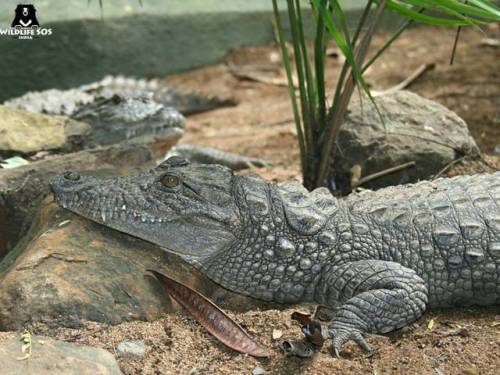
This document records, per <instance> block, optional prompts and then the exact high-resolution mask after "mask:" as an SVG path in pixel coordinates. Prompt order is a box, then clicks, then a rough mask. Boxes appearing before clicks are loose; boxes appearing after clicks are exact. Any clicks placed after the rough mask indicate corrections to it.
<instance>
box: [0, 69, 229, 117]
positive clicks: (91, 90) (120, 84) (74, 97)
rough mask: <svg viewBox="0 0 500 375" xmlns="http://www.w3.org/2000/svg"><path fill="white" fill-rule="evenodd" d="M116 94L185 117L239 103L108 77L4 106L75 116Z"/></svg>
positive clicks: (27, 96)
mask: <svg viewBox="0 0 500 375" xmlns="http://www.w3.org/2000/svg"><path fill="white" fill-rule="evenodd" d="M115 95H121V96H125V97H134V98H137V97H147V98H149V99H152V100H154V101H155V102H157V103H160V104H162V105H164V106H165V107H174V108H176V109H177V110H178V111H179V112H181V113H182V114H183V115H190V114H195V113H199V112H204V111H209V110H212V109H215V108H219V107H225V106H234V105H236V104H237V103H236V102H235V101H234V100H230V99H219V98H217V97H206V96H204V95H201V94H199V93H193V92H185V91H182V90H179V89H177V88H175V87H173V86H168V85H165V84H162V83H161V82H160V81H158V80H157V79H151V80H146V79H136V78H132V77H124V76H106V77H104V78H103V79H102V80H100V81H97V82H93V83H89V84H86V85H83V86H79V87H76V88H71V89H68V90H58V89H49V90H45V91H39V92H28V93H26V94H24V95H22V96H20V97H17V98H13V99H10V100H7V101H6V102H5V103H4V104H5V105H8V106H12V107H15V108H18V109H22V110H25V111H29V112H35V113H46V114H49V115H64V116H68V117H72V115H73V114H74V113H75V112H77V111H78V110H80V109H81V107H82V106H86V105H88V104H90V103H93V102H94V101H95V100H97V99H100V98H111V97H113V96H115Z"/></svg>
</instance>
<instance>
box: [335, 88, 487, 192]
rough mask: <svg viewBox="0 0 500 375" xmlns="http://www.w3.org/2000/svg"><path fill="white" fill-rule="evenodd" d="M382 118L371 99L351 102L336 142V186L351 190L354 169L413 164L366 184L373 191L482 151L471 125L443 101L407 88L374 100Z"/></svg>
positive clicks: (425, 176)
mask: <svg viewBox="0 0 500 375" xmlns="http://www.w3.org/2000/svg"><path fill="white" fill-rule="evenodd" d="M375 100H376V103H377V105H378V108H379V110H380V113H381V114H382V116H383V118H384V123H382V122H381V120H380V116H379V114H378V113H377V111H376V110H375V108H374V106H373V104H372V103H371V102H370V101H369V100H368V99H367V98H362V99H361V100H360V99H358V100H353V101H352V102H351V104H350V106H349V111H348V114H347V116H346V120H345V122H344V124H343V125H342V127H341V129H340V133H339V137H338V140H337V150H336V155H335V161H334V165H333V168H334V169H333V174H334V176H333V177H334V180H335V183H336V185H337V188H339V189H340V190H342V191H344V192H345V193H347V192H350V191H351V189H352V188H353V186H351V173H352V172H351V171H352V169H353V167H356V166H357V168H358V169H361V177H364V176H368V175H371V174H374V173H377V172H381V171H385V170H387V169H389V168H391V167H396V166H399V165H402V164H405V163H409V162H414V163H415V164H414V166H413V167H408V168H404V169H402V170H400V171H397V172H394V173H390V174H386V175H384V176H382V177H379V178H376V179H373V180H371V181H370V182H367V183H366V184H364V185H363V187H368V188H372V189H376V188H380V187H383V186H387V185H398V184H404V183H409V182H415V181H417V180H421V179H428V178H431V177H433V176H434V175H435V174H437V173H438V172H439V171H441V170H442V169H443V168H445V167H446V166H447V165H449V164H450V163H452V162H453V161H454V160H456V159H457V158H460V157H462V156H464V155H471V156H477V155H479V149H478V147H477V145H476V143H475V142H474V139H473V138H472V137H471V135H470V133H469V129H468V128H467V124H466V123H465V122H464V121H463V120H462V119H461V118H460V117H458V116H457V115H456V114H455V113H454V112H452V111H450V110H449V109H447V108H445V107H444V106H442V105H441V104H439V103H437V102H434V101H431V100H428V99H425V98H423V97H421V96H419V95H417V94H414V93H412V92H409V91H395V92H392V93H390V94H386V95H382V96H379V97H376V98H375Z"/></svg>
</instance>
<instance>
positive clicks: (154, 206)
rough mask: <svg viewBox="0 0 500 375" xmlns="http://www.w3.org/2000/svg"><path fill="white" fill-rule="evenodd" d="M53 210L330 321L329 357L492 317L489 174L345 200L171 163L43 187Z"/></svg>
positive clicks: (498, 210)
mask: <svg viewBox="0 0 500 375" xmlns="http://www.w3.org/2000/svg"><path fill="white" fill-rule="evenodd" d="M51 188H52V191H53V193H54V196H55V199H56V201H57V202H58V204H59V205H61V206H62V207H64V208H66V209H69V210H71V211H73V212H75V213H77V214H79V215H82V216H84V217H86V218H89V219H91V220H93V221H96V222H98V223H101V224H103V225H106V226H108V227H110V228H113V229H116V230H118V231H121V232H124V233H127V234H129V235H132V236H135V237H138V238H141V239H144V240H146V241H149V242H152V243H154V244H157V245H159V246H161V247H163V248H164V249H165V250H166V251H169V252H171V253H174V254H177V255H178V256H180V257H182V259H184V260H185V261H186V262H188V263H189V264H191V265H193V266H194V267H196V268H197V269H199V270H200V271H201V272H202V273H203V274H205V275H206V276H208V277H209V278H210V279H212V280H213V281H214V282H215V283H217V284H219V285H221V286H222V287H224V288H227V289H229V290H232V291H234V292H236V293H240V294H243V295H247V296H251V297H254V298H257V299H261V300H264V301H273V302H278V303H285V304H295V303H316V304H319V305H323V306H328V307H331V308H332V309H334V312H335V314H334V318H333V320H332V321H331V322H330V323H329V325H328V335H327V336H328V337H329V338H331V339H332V343H333V345H332V347H333V350H334V353H335V354H337V355H338V354H339V350H340V349H341V347H342V345H343V344H344V343H345V342H347V341H349V340H354V341H355V342H356V343H357V344H359V345H360V346H361V347H362V348H364V349H367V350H369V349H370V346H369V344H368V343H367V341H366V336H367V335H368V334H383V333H387V332H390V331H392V330H395V329H398V328H402V327H405V326H407V325H409V324H411V323H412V322H414V321H415V320H416V319H418V318H419V317H420V316H422V315H423V313H424V312H425V311H426V309H427V308H436V307H452V306H469V305H494V304H499V303H500V172H496V173H492V174H477V175H473V176H458V177H453V178H440V179H436V180H434V181H422V182H418V183H416V184H413V185H400V186H392V187H388V188H384V189H381V190H378V191H364V192H361V193H353V194H351V195H350V196H348V197H347V198H345V199H338V198H335V197H334V196H332V195H331V193H330V192H329V190H328V189H326V188H324V187H320V188H317V189H315V190H313V191H308V190H306V189H305V188H304V186H303V185H302V184H301V183H300V182H298V181H288V182H283V183H275V182H268V181H265V180H263V179H261V178H259V177H257V176H239V175H236V174H234V173H233V172H232V171H231V170H230V169H229V168H227V167H223V166H220V165H213V164H212V165H205V164H192V163H189V162H187V161H186V160H184V159H182V158H180V157H175V156H174V157H171V158H169V159H167V160H166V161H164V162H163V163H161V164H160V165H159V166H158V167H156V168H154V169H152V170H150V171H148V172H144V173H142V174H139V175H133V176H126V177H119V178H111V179H103V180H99V179H96V178H94V177H91V176H80V175H79V174H78V173H76V172H71V171H69V172H66V173H65V174H63V175H62V176H59V177H57V178H55V179H54V180H52V181H51Z"/></svg>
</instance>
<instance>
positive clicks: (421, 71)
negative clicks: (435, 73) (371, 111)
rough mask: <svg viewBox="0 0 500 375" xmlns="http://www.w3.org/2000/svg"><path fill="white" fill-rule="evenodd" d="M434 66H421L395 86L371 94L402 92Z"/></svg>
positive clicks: (431, 64)
mask: <svg viewBox="0 0 500 375" xmlns="http://www.w3.org/2000/svg"><path fill="white" fill-rule="evenodd" d="M435 66H436V64H434V63H430V64H422V65H420V66H419V67H418V68H417V69H416V70H415V71H414V72H413V73H412V74H410V75H409V76H408V78H406V79H405V80H403V81H401V82H400V83H398V84H397V85H396V86H393V87H391V88H389V89H387V90H383V91H372V94H373V96H380V95H385V94H390V93H393V92H396V91H399V90H404V89H405V88H407V87H408V86H410V85H411V84H413V82H415V81H416V80H417V79H419V78H420V77H422V76H423V75H424V73H425V72H427V71H428V70H432V69H434V67H435Z"/></svg>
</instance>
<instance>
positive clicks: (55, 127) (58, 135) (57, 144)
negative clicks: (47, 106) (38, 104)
mask: <svg viewBox="0 0 500 375" xmlns="http://www.w3.org/2000/svg"><path fill="white" fill-rule="evenodd" d="M91 134H92V131H91V128H90V126H89V125H88V124H86V123H84V122H80V121H75V120H72V119H69V118H67V117H64V116H48V115H44V114H40V113H31V112H26V111H22V110H18V109H14V108H11V107H7V106H3V105H0V150H2V151H14V152H22V153H30V152H37V151H41V150H54V149H65V150H68V151H72V150H78V149H81V148H82V145H83V144H85V143H86V142H89V140H90V137H91Z"/></svg>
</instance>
